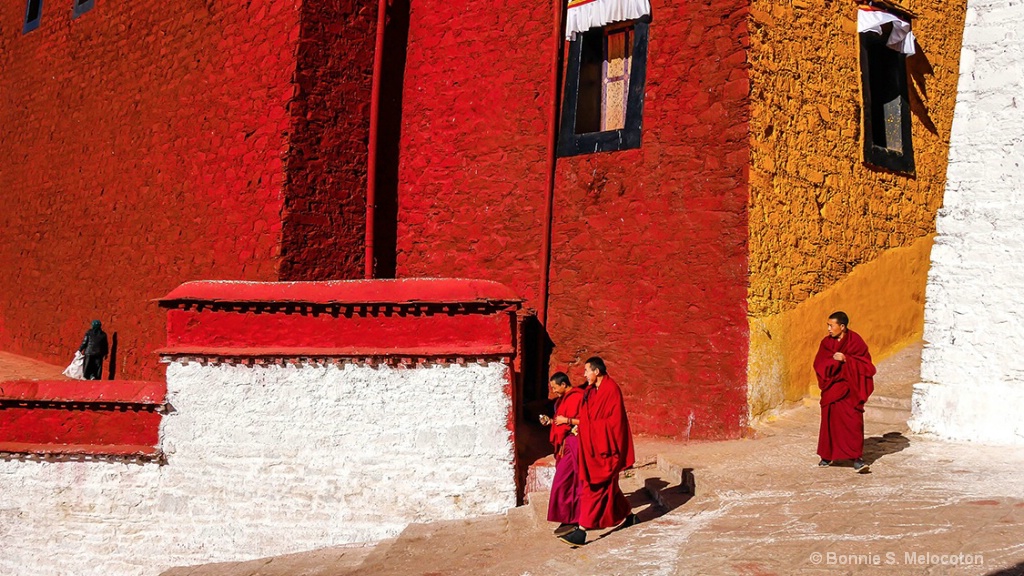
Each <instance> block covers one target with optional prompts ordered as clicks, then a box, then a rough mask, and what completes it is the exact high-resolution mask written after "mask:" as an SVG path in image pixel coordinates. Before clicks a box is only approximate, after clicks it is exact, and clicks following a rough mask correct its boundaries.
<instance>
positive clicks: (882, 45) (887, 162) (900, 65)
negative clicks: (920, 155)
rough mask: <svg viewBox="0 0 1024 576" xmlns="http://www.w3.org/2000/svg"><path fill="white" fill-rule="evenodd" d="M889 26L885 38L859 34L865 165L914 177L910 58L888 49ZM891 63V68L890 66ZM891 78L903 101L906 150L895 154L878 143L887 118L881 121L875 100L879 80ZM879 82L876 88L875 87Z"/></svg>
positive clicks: (901, 121) (902, 122) (902, 124)
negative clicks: (908, 70)
mask: <svg viewBox="0 0 1024 576" xmlns="http://www.w3.org/2000/svg"><path fill="white" fill-rule="evenodd" d="M888 30H889V26H886V27H884V28H883V33H882V34H876V33H874V32H861V33H859V34H858V36H859V38H858V42H859V43H860V77H861V97H862V98H863V102H864V106H863V138H864V162H865V163H866V164H870V165H872V166H875V167H878V168H883V169H886V170H891V171H893V172H900V173H904V174H910V175H913V174H914V173H915V165H914V141H913V130H912V127H911V118H910V117H911V112H910V94H909V85H908V80H907V55H906V54H903V53H902V52H899V51H896V50H893V49H892V48H889V47H888V46H887V45H886V41H887V40H888V37H889V34H888V33H886V32H887V31H888ZM886 61H888V64H887V63H886ZM890 66H891V67H894V68H895V70H892V69H890V70H883V69H881V67H890ZM884 74H888V75H890V76H891V78H892V79H893V80H894V81H895V86H892V88H894V89H895V90H896V92H897V94H898V96H899V100H900V118H899V122H900V127H899V129H900V143H901V148H902V150H893V149H890V148H887V147H885V146H882V145H879V144H878V143H876V140H877V139H878V138H876V136H878V135H877V134H876V132H877V130H876V128H877V127H878V126H879V125H880V123H881V122H885V121H886V119H885V118H884V117H882V118H878V117H877V115H878V114H879V112H880V111H879V110H876V107H877V106H876V105H875V103H874V101H873V96H874V95H875V94H877V93H878V91H879V90H880V89H882V88H881V87H879V86H878V80H879V78H880V77H881V76H882V75H884ZM872 80H875V84H874V85H873V84H872Z"/></svg>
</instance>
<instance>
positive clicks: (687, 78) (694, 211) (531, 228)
mask: <svg viewBox="0 0 1024 576" xmlns="http://www.w3.org/2000/svg"><path fill="white" fill-rule="evenodd" d="M746 4H747V2H746V1H745V0H736V1H734V2H715V3H713V4H711V5H708V4H701V5H690V4H688V5H685V6H684V5H679V4H677V3H670V2H653V3H652V11H653V20H652V22H651V25H650V44H649V57H648V68H647V88H646V100H645V103H644V117H643V136H642V138H643V145H642V147H641V148H640V149H638V150H629V151H622V152H614V153H603V154H596V155H590V156H580V157H576V158H569V159H560V160H559V168H558V185H557V189H556V192H555V213H554V225H553V250H552V266H551V278H552V281H551V299H550V316H549V323H548V329H549V335H550V337H551V339H552V340H553V342H554V346H555V348H554V353H553V356H552V369H557V368H565V367H566V366H569V365H571V366H572V377H573V378H574V379H578V378H581V377H582V362H583V361H584V360H585V359H586V357H587V356H589V355H591V354H600V355H602V356H603V357H604V358H605V360H606V361H607V362H608V364H609V369H610V373H611V374H612V375H613V376H614V377H615V378H616V379H617V380H618V381H619V383H620V384H621V385H622V387H623V389H624V392H625V395H626V403H627V409H628V410H629V411H630V417H631V419H632V422H633V424H634V428H635V429H636V430H638V431H640V432H644V433H654V434H663V435H670V436H678V437H692V438H723V437H735V436H737V435H739V434H740V433H741V432H742V431H743V430H744V424H745V421H746V386H745V379H746V373H745V366H746V361H745V360H746V358H745V356H746V352H747V346H748V344H747V329H746V309H745V302H746V287H747V261H746V242H747V236H748V234H747V227H746V199H747V169H746V168H747V164H748V149H747V147H748V145H749V144H748V142H749V134H748V130H747V109H746V105H747V98H748V91H749V84H748V80H747V72H746V54H745V47H746V43H747V36H746V27H747V19H746V10H745V9H744V6H745V5H746ZM550 14H551V5H550V3H549V2H544V1H530V2H525V3H524V2H506V1H502V2H497V3H493V2H492V3H489V4H486V5H483V4H480V5H473V6H470V7H468V8H467V7H464V6H454V5H452V4H451V3H443V2H433V1H431V2H420V3H413V5H412V15H411V19H410V22H411V24H410V31H409V36H410V52H409V56H408V60H407V68H406V69H407V73H406V79H405V95H404V115H405V124H404V125H403V128H402V150H401V153H402V159H401V172H400V176H401V179H400V182H401V187H400V190H399V250H398V273H399V275H400V276H415V275H442V274H443V275H450V276H467V277H481V278H488V279H493V280H498V281H500V282H503V283H505V284H506V285H508V286H511V287H514V288H515V289H516V290H517V291H518V292H519V293H520V294H522V295H524V296H526V297H527V298H528V299H529V301H528V305H531V306H534V307H536V306H537V305H538V300H537V297H538V293H539V288H540V287H539V280H540V271H539V265H540V248H541V236H542V230H543V227H542V222H541V219H542V215H543V206H544V204H543V202H544V184H545V179H544V170H545V154H546V151H547V147H546V135H547V126H548V119H547V113H546V110H547V107H548V105H549V102H550V98H551V97H552V94H551V92H550V88H549V84H548V74H549V70H550V66H551V63H550V62H551V58H550V50H551V42H552V33H551V30H550V29H551V25H550V23H551V16H550ZM449 21H457V22H459V26H458V27H457V28H452V27H450V26H447V25H446V23H447V22H449ZM455 54H459V55H461V57H459V58H455V57H454V56H453V55H455Z"/></svg>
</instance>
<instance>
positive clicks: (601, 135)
mask: <svg viewBox="0 0 1024 576" xmlns="http://www.w3.org/2000/svg"><path fill="white" fill-rule="evenodd" d="M650 21H651V19H650V17H649V16H644V17H643V18H639V19H637V20H632V21H628V22H617V23H615V24H609V25H608V26H605V27H602V28H601V29H602V30H603V29H605V28H607V27H609V26H615V27H619V26H622V25H623V24H627V25H629V24H631V25H632V27H633V51H632V55H631V58H632V61H631V62H630V66H629V91H628V94H627V97H626V119H625V126H624V127H623V128H620V129H618V130H605V131H602V132H585V133H583V134H577V133H576V111H577V107H578V104H579V88H580V62H581V59H582V55H583V37H584V34H585V33H581V34H577V35H576V39H575V40H571V41H570V42H569V57H568V59H567V62H566V74H565V79H566V80H565V89H564V96H563V98H562V120H561V122H560V125H559V129H558V156H560V157H566V156H578V155H581V154H594V153H597V152H616V151H619V150H630V149H634V148H639V147H640V143H641V132H642V128H643V112H644V90H645V86H646V85H647V40H648V36H649V27H650Z"/></svg>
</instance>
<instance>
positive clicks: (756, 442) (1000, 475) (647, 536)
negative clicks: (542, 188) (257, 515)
mask: <svg viewBox="0 0 1024 576" xmlns="http://www.w3.org/2000/svg"><path fill="white" fill-rule="evenodd" d="M919 361H920V345H916V346H911V347H909V348H908V349H907V350H905V351H904V352H902V353H901V354H899V355H897V356H896V357H894V358H892V359H890V360H888V361H886V362H883V363H882V364H881V365H880V367H879V368H880V371H879V376H878V379H877V390H878V392H879V396H878V399H880V400H881V401H882V402H883V403H887V404H888V408H886V410H883V411H882V413H881V414H879V413H878V412H869V415H871V414H875V415H876V417H872V418H871V419H869V421H868V422H867V424H866V429H865V432H866V436H867V439H866V441H865V459H866V460H867V461H868V462H869V463H870V464H871V471H870V472H869V473H867V474H855V473H854V472H853V470H852V469H851V468H850V467H849V464H848V463H847V464H845V465H840V466H835V467H830V468H818V467H817V466H816V464H817V461H818V457H817V456H816V455H815V454H814V450H815V447H816V440H817V426H818V408H817V405H816V402H813V401H810V402H806V403H805V404H804V405H802V406H797V407H795V408H792V409H790V410H787V411H785V412H783V413H781V414H780V415H778V416H777V417H776V418H775V419H774V420H772V421H770V422H766V423H762V424H759V425H758V426H757V427H756V433H755V434H754V438H752V439H745V440H736V441H729V442H715V443H690V444H681V443H675V442H670V441H664V440H662V441H658V440H650V439H638V442H637V449H638V453H639V455H640V460H641V464H642V465H641V466H639V467H638V469H637V470H636V471H635V472H633V473H631V474H630V477H629V478H626V479H624V480H623V485H624V489H625V490H626V491H627V493H628V494H629V496H630V499H631V501H632V502H633V503H634V505H635V506H636V510H637V511H638V512H639V513H640V515H641V518H642V519H643V522H642V523H641V524H640V525H638V526H636V527H633V528H628V529H625V530H621V531H611V532H606V533H603V534H595V533H591V534H590V540H589V542H588V543H587V545H585V546H583V547H581V548H576V549H572V548H570V547H568V546H566V545H565V544H562V543H560V542H558V541H557V540H555V539H554V538H553V537H552V536H551V530H552V528H553V527H554V526H553V525H552V524H549V523H547V522H546V521H544V514H545V509H546V496H545V495H544V494H534V495H533V496H532V502H531V504H530V505H529V506H524V507H521V508H517V509H514V510H511V511H509V513H508V514H505V515H500V516H491V517H481V518H476V519H471V520H464V521H455V522H438V523H433V524H424V525H412V526H410V527H409V528H407V529H406V530H405V531H404V532H403V533H402V534H401V535H400V536H399V537H398V538H395V539H392V540H386V541H383V542H380V543H378V544H376V545H366V546H358V545H357V546H342V547H336V548H329V549H324V550H318V551H314V552H308V553H301V554H293V555H290V556H283V557H277V558H267V559H261V560H255V561H250V562H238V563H227V564H213V565H206V566H199V567H182V568H176V569H172V570H169V571H167V572H165V573H164V574H165V575H166V576H284V575H290V576H296V575H310V576H312V575H325V576H326V575H337V576H342V575H356V574H359V575H399V574H402V575H405V574H420V575H442V574H444V575H461V574H466V575H469V574H473V575H479V574H488V575H491V574H508V575H517V576H519V575H522V576H527V575H537V576H539V575H547V574H559V575H561V574H571V575H574V576H580V575H590V574H593V575H618V574H622V575H634V574H640V575H723V576H731V575H737V576H767V575H772V574H778V575H788V574H799V575H805V574H806V575H816V574H829V575H833V574H835V575H842V574H850V575H854V574H855V575H872V576H874V575H877V576H883V575H890V574H895V575H902V574H908V575H911V574H913V575H927V576H937V575H945V574H949V575H956V576H960V575H965V576H966V575H988V576H997V575H998V576H1010V575H1024V450H1020V449H1006V448H996V447H985V446H977V445H970V444H951V443H946V442H942V441H938V440H935V439H931V438H926V437H921V436H915V435H911V434H909V433H908V431H907V429H906V426H905V424H902V423H900V422H901V418H894V413H896V415H897V416H899V414H898V412H899V411H900V410H905V409H906V407H907V406H909V404H908V403H907V402H906V401H907V400H908V399H909V395H910V386H911V384H913V381H914V380H915V379H916V375H917V373H918V371H917V365H918V363H919ZM874 400H875V398H872V401H874ZM908 415H909V414H907V413H905V412H904V413H903V414H902V421H903V422H905V418H906V416H908ZM893 420H896V421H897V423H896V424H893V423H890V422H891V421H893ZM648 495H650V496H653V497H656V499H658V500H660V502H658V503H653V502H652V501H651V499H650V498H649V497H648Z"/></svg>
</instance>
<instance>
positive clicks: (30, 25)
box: [21, 0, 43, 34]
mask: <svg viewBox="0 0 1024 576" xmlns="http://www.w3.org/2000/svg"><path fill="white" fill-rule="evenodd" d="M33 4H34V5H35V9H36V17H35V18H32V19H30V18H29V16H31V15H32V6H33ZM42 20H43V0H28V1H27V2H25V25H24V26H23V27H22V29H21V33H22V34H28V33H29V32H31V31H33V30H35V29H36V28H39V23H40V22H41V21H42Z"/></svg>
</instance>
